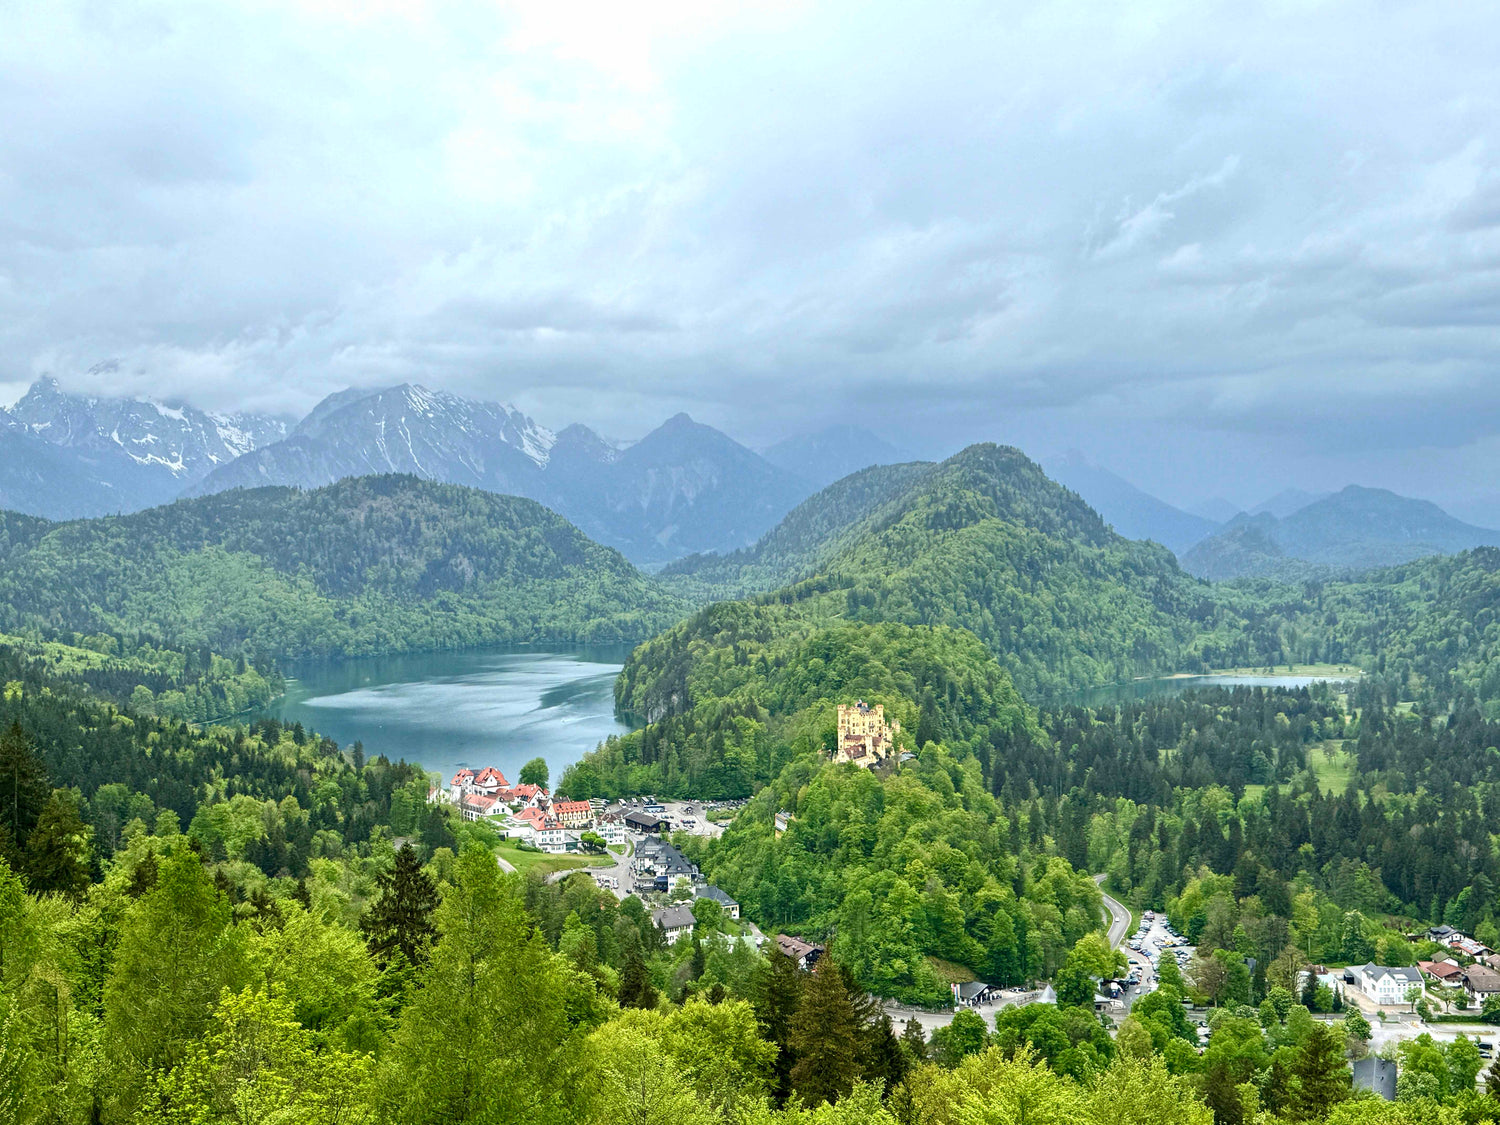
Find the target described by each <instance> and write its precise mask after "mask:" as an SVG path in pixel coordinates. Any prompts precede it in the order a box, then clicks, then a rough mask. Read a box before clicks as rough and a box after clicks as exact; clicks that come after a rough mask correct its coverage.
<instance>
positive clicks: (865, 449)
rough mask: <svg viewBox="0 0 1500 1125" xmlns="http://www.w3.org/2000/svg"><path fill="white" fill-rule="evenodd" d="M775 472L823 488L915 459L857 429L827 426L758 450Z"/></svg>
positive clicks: (874, 436)
mask: <svg viewBox="0 0 1500 1125" xmlns="http://www.w3.org/2000/svg"><path fill="white" fill-rule="evenodd" d="M761 456H762V457H764V458H765V459H766V460H767V461H769V462H770V463H771V464H773V465H775V466H776V467H777V468H778V469H782V470H784V471H785V472H788V473H791V474H792V475H793V476H798V477H801V478H802V479H803V480H805V481H807V482H808V483H809V484H810V485H812V486H813V487H814V488H826V487H828V486H829V485H830V484H832V483H833V482H834V481H836V480H842V479H843V478H844V477H847V476H848V475H849V474H850V473H855V472H858V471H859V470H860V469H867V468H869V467H870V466H871V465H897V464H903V463H909V462H911V461H913V460H915V458H913V457H912V456H911V455H910V454H907V453H903V452H902V451H901V450H899V449H897V448H896V447H895V446H894V445H892V444H891V443H890V442H888V441H886V440H885V439H884V438H881V437H877V436H876V435H875V434H872V433H871V432H870V431H869V430H866V429H863V428H862V427H859V426H850V425H842V426H828V427H827V428H825V429H822V430H818V431H817V432H815V433H810V434H799V435H797V436H796V437H789V438H783V439H782V440H781V441H778V442H777V443H776V444H775V445H772V446H770V447H768V448H766V449H763V450H761Z"/></svg>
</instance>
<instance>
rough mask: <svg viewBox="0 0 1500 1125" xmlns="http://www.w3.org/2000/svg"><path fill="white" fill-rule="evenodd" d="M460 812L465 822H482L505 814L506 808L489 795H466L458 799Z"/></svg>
mask: <svg viewBox="0 0 1500 1125" xmlns="http://www.w3.org/2000/svg"><path fill="white" fill-rule="evenodd" d="M458 811H459V812H460V813H462V814H463V818H464V819H465V820H481V819H483V818H484V817H487V816H492V815H494V814H495V813H496V812H503V811H504V806H503V805H501V804H500V802H499V801H498V800H496V799H495V798H494V797H491V796H490V795H489V794H488V793H465V794H464V795H463V796H462V797H460V798H459V799H458Z"/></svg>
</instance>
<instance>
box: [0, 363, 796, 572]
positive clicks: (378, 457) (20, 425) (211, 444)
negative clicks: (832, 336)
mask: <svg viewBox="0 0 1500 1125" xmlns="http://www.w3.org/2000/svg"><path fill="white" fill-rule="evenodd" d="M3 421H4V426H3V428H0V451H3V452H5V454H6V456H5V465H4V468H3V470H0V506H3V507H6V508H10V509H13V510H17V511H23V512H26V513H28V514H33V515H41V516H46V517H48V518H53V519H66V518H73V517H78V516H95V515H103V514H108V513H114V512H131V511H138V510H140V509H143V508H148V507H152V506H154V505H157V504H161V503H166V502H168V501H170V500H173V499H176V498H177V497H179V496H204V495H209V494H212V493H215V492H221V491H224V490H226V489H230V488H244V487H258V486H261V485H268V484H279V485H290V486H295V487H300V488H319V487H321V486H323V485H327V484H331V483H333V482H334V481H337V480H340V479H342V478H344V477H351V476H364V475H369V474H375V473H411V474H413V475H415V476H419V477H422V478H424V479H428V480H434V481H440V482H444V483H449V484H463V485H469V486H472V487H476V488H483V489H486V490H488V491H491V492H498V493H503V494H509V495H518V496H525V497H528V498H531V499H534V500H537V501H539V502H541V503H543V504H545V505H547V506H548V507H550V508H552V509H554V510H556V511H557V512H559V513H561V514H562V515H564V516H566V517H567V518H568V519H569V520H571V521H572V522H573V523H575V524H576V525H577V526H578V527H579V528H581V529H582V530H583V531H584V532H585V533H586V534H588V535H589V536H590V537H591V538H593V539H595V540H596V541H598V542H600V543H603V544H605V545H607V546H611V547H615V548H617V549H619V550H621V551H623V552H624V553H625V554H626V555H628V556H629V557H630V558H631V559H632V560H633V561H635V562H637V563H640V564H647V565H649V564H655V563H662V562H666V561H669V560H671V559H674V558H679V557H681V556H683V555H686V554H691V553H693V552H695V551H732V550H734V549H736V548H738V547H741V546H744V545H746V544H749V543H753V542H754V541H755V540H756V539H757V538H758V537H759V536H760V535H762V534H763V533H764V532H765V531H767V530H768V529H769V528H771V527H772V526H774V525H775V523H776V522H777V521H778V520H779V519H780V518H781V517H782V516H783V515H785V514H786V512H787V511H788V510H789V509H790V508H792V507H793V506H794V505H795V504H796V503H798V502H799V501H800V500H802V499H803V498H804V497H806V496H808V495H809V494H811V493H812V492H814V491H815V490H816V489H817V487H818V485H817V483H816V482H814V481H810V480H807V479H804V478H803V477H801V476H798V475H797V474H795V473H792V472H789V471H787V470H785V469H783V468H779V467H777V466H776V465H775V464H773V463H771V462H770V461H768V460H766V459H765V458H763V457H761V456H760V455H758V454H756V453H754V452H753V451H751V450H750V449H747V448H746V447H744V446H742V445H740V444H739V443H738V442H736V441H734V440H733V439H731V438H729V437H728V436H726V435H725V434H722V433H720V432H719V431H718V430H715V429H713V428H712V427H709V426H703V425H700V424H698V423H696V422H694V421H693V420H692V419H691V418H689V417H688V416H687V415H685V414H681V415H678V416H676V417H674V418H672V419H670V420H668V421H667V422H666V423H664V424H663V425H662V426H660V427H658V428H657V429H656V430H654V431H652V432H651V433H650V434H648V435H646V437H644V438H642V439H641V440H640V441H638V442H636V443H634V444H633V445H630V446H629V447H627V448H625V449H623V450H622V449H618V448H616V447H615V446H613V445H611V444H610V443H609V442H607V441H605V440H604V439H603V438H601V437H600V436H599V435H598V434H596V433H594V432H593V431H591V430H589V429H588V428H587V427H584V426H578V425H574V426H569V427H567V428H566V429H564V430H563V431H561V433H557V434H554V433H553V432H552V431H550V430H548V429H547V428H545V427H543V426H540V425H538V424H537V423H535V422H534V421H532V420H531V419H530V418H528V417H526V416H525V415H524V414H522V413H521V412H520V411H518V410H516V409H514V408H513V407H509V406H504V405H501V404H498V403H487V402H479V401H476V400H473V399H468V398H464V397H462V396H459V395H454V394H450V393H447V392H444V391H432V390H428V389H427V388H425V387H421V386H417V385H413V384H403V385H401V386H398V387H391V388H385V389H380V390H373V391H370V390H347V391H342V392H340V393H338V394H334V395H331V396H329V397H328V398H327V399H325V400H324V401H323V402H321V403H319V404H318V406H317V407H315V408H314V409H313V411H312V412H311V413H310V414H308V416H307V417H306V418H304V419H303V420H302V421H301V422H299V423H297V424H296V425H295V426H288V425H287V424H286V423H284V422H281V421H279V420H276V419H270V418H262V417H256V416H247V415H233V416H220V415H211V414H208V413H206V412H203V411H199V410H196V409H193V408H191V407H174V406H164V405H159V404H155V403H150V402H140V401H134V400H128V399H99V398H86V397H83V396H77V395H68V394H65V393H63V392H62V391H60V390H59V388H58V387H57V384H56V383H55V382H53V381H51V380H43V381H42V382H39V383H38V384H36V385H35V386H34V387H33V388H32V389H31V390H30V391H29V392H28V393H27V394H26V396H25V397H24V398H22V399H21V401H20V402H18V403H17V404H16V406H15V407H14V408H13V409H12V410H11V411H10V412H8V413H7V414H6V415H5V417H4V419H3ZM814 437H815V439H816V435H814Z"/></svg>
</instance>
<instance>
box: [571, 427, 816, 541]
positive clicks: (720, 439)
mask: <svg viewBox="0 0 1500 1125" xmlns="http://www.w3.org/2000/svg"><path fill="white" fill-rule="evenodd" d="M578 429H579V430H580V431H582V430H583V428H582V427H579V428H578ZM574 445H575V446H576V447H577V448H576V449H575V451H573V452H571V453H570V455H569V457H568V458H567V459H565V460H563V459H560V462H561V463H559V464H558V465H557V466H555V470H554V466H550V465H549V467H548V470H547V472H546V474H545V475H544V479H543V488H544V489H545V490H546V491H545V494H546V496H547V498H548V499H549V501H550V502H551V503H553V505H554V506H555V507H556V508H557V510H558V511H559V512H561V513H562V514H563V515H565V516H567V517H568V518H569V519H571V520H573V521H574V522H575V523H577V524H578V526H579V527H581V528H582V529H583V530H584V531H586V532H587V533H588V534H590V535H592V536H593V537H594V538H596V539H598V540H599V541H600V542H602V543H608V544H609V545H611V546H614V547H618V548H619V549H620V550H621V551H623V552H624V553H625V554H626V555H627V556H629V557H630V558H631V559H634V560H635V561H637V562H641V563H661V562H668V561H670V560H672V559H676V558H680V557H682V556H683V555H687V554H692V553H693V552H698V551H721V550H734V549H736V548H738V547H744V546H748V545H750V544H752V543H754V542H755V541H756V540H757V539H758V538H760V536H762V535H763V534H765V532H766V531H767V530H769V529H770V528H772V527H774V526H775V525H776V523H777V521H779V520H780V519H781V518H782V516H784V515H786V513H787V512H788V511H790V510H791V508H792V507H793V506H794V505H795V504H797V503H798V502H799V501H801V500H802V499H803V498H804V497H805V496H806V495H807V493H808V485H807V484H806V482H804V481H802V480H800V479H799V478H797V477H794V476H792V475H791V474H790V473H786V472H783V471H782V470H781V469H778V468H776V467H775V466H774V465H772V464H770V463H769V462H768V461H766V460H765V459H764V458H762V457H761V456H760V455H759V454H757V453H754V452H752V451H751V450H749V449H747V448H745V447H744V446H743V445H740V444H739V443H738V442H737V441H734V440H733V439H732V438H730V437H728V436H726V435H725V434H722V433H720V432H719V431H718V430H715V429H713V428H712V427H711V426H705V425H701V424H700V423H698V422H694V421H693V420H692V419H691V418H690V417H688V416H687V415H686V414H678V415H677V416H676V417H674V418H670V419H668V420H667V421H666V422H664V423H663V424H662V425H661V426H658V427H657V428H656V429H655V430H652V431H651V433H649V434H647V435H646V436H645V437H643V438H642V439H641V440H640V441H638V442H636V443H635V444H634V445H632V446H630V447H629V448H628V449H626V450H624V451H623V452H621V453H619V454H618V455H616V456H614V457H613V458H610V457H609V456H608V454H607V453H606V452H605V450H604V448H601V447H603V446H604V443H603V442H602V441H599V440H598V439H597V438H595V439H594V440H592V441H591V440H589V435H588V433H587V431H583V432H582V433H576V434H575V435H574Z"/></svg>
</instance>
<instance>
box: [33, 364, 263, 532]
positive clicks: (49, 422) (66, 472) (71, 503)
mask: <svg viewBox="0 0 1500 1125" xmlns="http://www.w3.org/2000/svg"><path fill="white" fill-rule="evenodd" d="M8 415H9V417H10V418H11V419H13V420H14V421H15V422H17V423H20V424H21V425H22V426H24V427H26V429H27V430H28V431H30V432H31V433H32V434H34V435H35V436H36V437H37V438H39V439H41V440H42V441H44V442H46V443H48V444H49V445H52V446H55V447H57V448H58V449H60V450H64V451H66V452H67V455H66V456H57V457H51V458H43V459H41V460H40V461H39V462H38V463H37V464H36V465H35V466H34V468H33V470H32V471H33V472H34V474H35V476H36V479H37V481H38V484H39V486H40V487H41V489H42V490H43V496H44V497H45V496H47V495H55V497H56V499H55V501H54V500H38V501H36V502H34V503H33V504H32V505H31V506H30V508H29V509H28V510H35V511H37V512H39V513H41V514H46V515H50V516H54V517H66V516H73V515H85V514H98V513H100V512H105V511H122V510H123V511H131V510H135V509H137V508H141V507H146V506H149V505H152V504H160V503H165V502H166V501H168V500H171V499H173V498H174V497H175V496H177V494H178V493H179V492H181V491H182V489H183V488H184V486H187V485H190V484H193V483H195V482H197V481H198V480H200V479H202V478H203V477H204V476H205V475H207V474H208V473H209V472H211V471H212V470H213V469H214V467H215V466H218V465H224V464H227V463H228V462H230V461H233V460H234V459H235V458H237V457H239V456H241V455H243V454H245V453H248V452H250V451H251V450H253V449H256V448H257V447H259V446H261V445H264V444H266V443H267V442H271V441H275V440H277V439H279V438H281V437H282V436H284V435H285V433H286V423H285V422H283V421H281V420H280V419H276V418H268V417H264V416H261V415H255V414H213V413H210V412H208V411H204V410H199V409H197V408H196V407H193V406H186V405H183V406H167V405H163V404H161V403H157V402H150V401H142V400H138V399H126V398H97V397H91V396H84V395H72V394H67V393H66V392H64V391H63V390H62V389H61V388H60V387H59V386H58V384H57V381H56V380H55V379H50V378H49V379H39V380H38V381H37V382H35V383H33V384H32V386H31V387H30V389H29V390H27V392H26V394H25V395H23V396H22V397H21V399H20V401H18V402H17V403H16V404H15V405H14V406H13V407H11V408H10V410H9V412H8ZM75 496H76V497H78V498H79V499H77V500H74V499H73V498H74V497H75ZM95 496H96V497H98V502H95V501H94V500H91V499H89V497H95ZM105 501H109V502H108V503H105Z"/></svg>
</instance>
